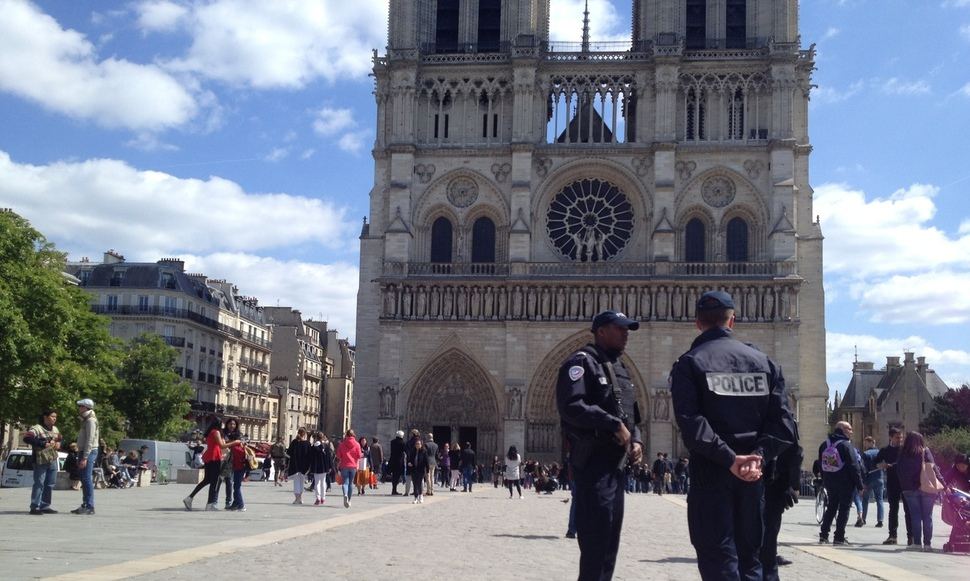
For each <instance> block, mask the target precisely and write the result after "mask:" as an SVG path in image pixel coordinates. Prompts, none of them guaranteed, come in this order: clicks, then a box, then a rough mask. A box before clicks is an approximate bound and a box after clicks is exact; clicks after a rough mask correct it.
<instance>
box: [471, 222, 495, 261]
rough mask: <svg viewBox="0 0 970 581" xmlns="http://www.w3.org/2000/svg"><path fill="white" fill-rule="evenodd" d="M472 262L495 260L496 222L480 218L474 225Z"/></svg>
mask: <svg viewBox="0 0 970 581" xmlns="http://www.w3.org/2000/svg"><path fill="white" fill-rule="evenodd" d="M472 262H475V263H490V262H495V222H492V220H491V218H484V217H483V218H479V219H478V220H475V223H474V224H473V225H472Z"/></svg>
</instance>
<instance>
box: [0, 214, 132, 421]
mask: <svg viewBox="0 0 970 581" xmlns="http://www.w3.org/2000/svg"><path fill="white" fill-rule="evenodd" d="M64 263H65V256H64V254H62V253H60V252H58V251H57V249H56V248H55V247H54V245H53V244H51V243H50V242H48V241H47V239H46V238H44V236H43V235H42V234H41V233H40V232H38V231H37V230H35V229H34V228H33V227H31V225H30V223H29V222H28V221H27V220H25V219H24V218H22V217H21V216H19V215H17V214H16V213H14V212H12V211H10V210H0V430H2V429H3V428H2V426H3V424H4V423H6V422H9V423H14V424H21V425H23V424H30V423H33V422H34V421H36V418H37V416H38V415H39V414H40V412H41V410H42V409H43V408H45V407H52V408H54V409H56V410H57V411H58V412H60V415H61V417H62V418H63V420H62V421H60V422H59V426H60V427H61V430H62V431H63V432H64V433H65V437H66V438H69V439H70V438H73V436H74V434H75V433H76V431H77V424H78V422H77V421H75V417H74V416H75V414H74V411H75V410H76V406H75V402H76V401H77V400H78V399H80V398H82V397H89V398H91V399H93V400H94V401H95V403H96V404H97V406H98V408H97V413H98V417H99V418H100V419H101V423H102V426H103V429H104V432H105V434H106V435H109V436H110V435H111V434H112V433H113V430H114V429H115V428H116V427H117V425H118V416H117V414H116V413H115V412H114V411H113V409H112V407H111V405H110V404H109V403H108V402H109V400H110V396H111V394H112V392H113V391H114V390H115V388H116V386H117V378H116V376H115V373H114V372H115V369H116V368H117V364H118V350H117V348H116V342H115V341H114V340H113V339H112V338H111V336H110V334H109V333H108V321H107V319H105V318H103V317H99V316H97V315H95V314H94V313H92V312H91V308H90V298H89V297H88V295H87V293H85V292H84V291H83V290H81V289H80V288H78V287H77V286H75V285H73V284H70V283H69V282H68V280H67V279H66V278H65V276H64V275H63V270H64ZM102 404H105V405H102ZM0 437H2V433H0Z"/></svg>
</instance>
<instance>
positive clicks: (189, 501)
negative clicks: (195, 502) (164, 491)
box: [182, 496, 192, 510]
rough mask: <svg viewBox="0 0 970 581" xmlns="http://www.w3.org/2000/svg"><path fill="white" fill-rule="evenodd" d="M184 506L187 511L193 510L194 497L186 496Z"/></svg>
mask: <svg viewBox="0 0 970 581" xmlns="http://www.w3.org/2000/svg"><path fill="white" fill-rule="evenodd" d="M182 504H184V505H185V510H192V497H191V496H186V497H185V498H183V499H182Z"/></svg>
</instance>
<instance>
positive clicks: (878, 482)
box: [862, 478, 884, 522]
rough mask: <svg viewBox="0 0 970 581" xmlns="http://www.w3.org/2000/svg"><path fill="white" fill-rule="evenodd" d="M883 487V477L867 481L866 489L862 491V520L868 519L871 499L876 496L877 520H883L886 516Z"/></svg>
mask: <svg viewBox="0 0 970 581" xmlns="http://www.w3.org/2000/svg"><path fill="white" fill-rule="evenodd" d="M883 489H884V486H883V483H882V478H877V479H875V480H872V481H871V482H867V483H866V491H865V492H863V493H862V520H866V516H867V515H868V514H869V499H870V498H875V499H876V520H877V521H878V522H882V517H883V516H884V512H883V506H882V494H883Z"/></svg>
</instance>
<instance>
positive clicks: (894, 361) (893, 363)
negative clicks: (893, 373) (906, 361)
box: [886, 357, 899, 371]
mask: <svg viewBox="0 0 970 581" xmlns="http://www.w3.org/2000/svg"><path fill="white" fill-rule="evenodd" d="M897 367H899V357H886V371H889V370H890V369H896V368H897Z"/></svg>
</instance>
